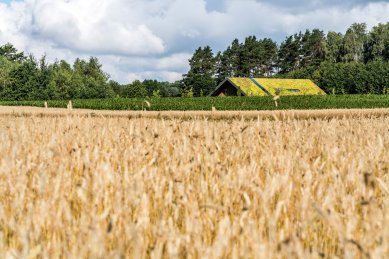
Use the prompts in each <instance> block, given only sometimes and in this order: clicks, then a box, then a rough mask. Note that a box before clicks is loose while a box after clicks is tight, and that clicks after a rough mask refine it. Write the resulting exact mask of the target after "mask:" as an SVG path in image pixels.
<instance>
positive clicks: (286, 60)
mask: <svg viewBox="0 0 389 259" xmlns="http://www.w3.org/2000/svg"><path fill="white" fill-rule="evenodd" d="M302 37H303V35H302V33H301V32H300V33H299V34H294V35H291V36H289V37H287V38H286V39H285V41H283V42H282V43H281V46H280V49H279V51H278V62H277V66H278V68H279V72H280V73H281V74H286V73H288V72H291V71H293V70H296V69H298V68H299V67H300V66H301V63H302V59H301V58H302Z"/></svg>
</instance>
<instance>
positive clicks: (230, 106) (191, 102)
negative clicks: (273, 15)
mask: <svg viewBox="0 0 389 259" xmlns="http://www.w3.org/2000/svg"><path fill="white" fill-rule="evenodd" d="M146 101H147V102H146ZM277 102H278V107H276V105H275V102H274V100H273V99H272V98H270V97H202V98H150V99H92V100H74V101H73V102H72V103H73V108H80V109H95V110H142V109H147V110H152V111H170V110H176V111H185V110H211V109H212V107H215V108H216V109H217V110H277V109H278V110H291V109H299V110H301V109H341V108H346V109H351V108H389V95H327V96H284V97H281V99H280V100H278V101H277ZM47 103H48V106H49V107H57V108H66V106H67V104H68V102H67V101H47ZM148 104H150V107H149V105H148ZM0 105H5V106H38V107H44V101H9V102H0Z"/></svg>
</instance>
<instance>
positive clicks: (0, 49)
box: [0, 43, 26, 62]
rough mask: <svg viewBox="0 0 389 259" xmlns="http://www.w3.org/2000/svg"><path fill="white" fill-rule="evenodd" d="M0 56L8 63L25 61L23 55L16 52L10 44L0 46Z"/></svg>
mask: <svg viewBox="0 0 389 259" xmlns="http://www.w3.org/2000/svg"><path fill="white" fill-rule="evenodd" d="M0 56H3V57H5V58H7V59H8V60H10V61H17V62H22V61H24V60H26V57H25V56H24V53H23V52H18V50H17V49H16V48H15V47H14V46H13V45H12V44H10V43H7V44H5V45H3V46H0Z"/></svg>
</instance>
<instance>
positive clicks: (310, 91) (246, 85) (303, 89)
mask: <svg viewBox="0 0 389 259" xmlns="http://www.w3.org/2000/svg"><path fill="white" fill-rule="evenodd" d="M325 94H326V93H325V92H324V91H323V90H322V89H320V87H318V86H317V85H316V84H315V83H314V82H312V81H311V80H307V79H273V78H248V77H232V78H227V79H226V80H224V81H223V82H222V83H221V84H220V85H219V86H218V87H217V88H216V89H215V90H214V91H213V92H212V93H211V94H210V95H209V96H277V95H281V96H282V95H325Z"/></svg>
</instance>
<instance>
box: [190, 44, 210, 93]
mask: <svg viewBox="0 0 389 259" xmlns="http://www.w3.org/2000/svg"><path fill="white" fill-rule="evenodd" d="M189 65H190V70H189V72H188V73H187V74H186V75H184V83H185V87H186V88H187V89H190V88H192V89H193V94H194V96H196V97H198V96H200V95H201V93H203V94H204V95H207V94H209V93H210V92H211V91H212V90H213V89H214V88H215V81H214V76H215V58H214V56H213V53H212V49H211V47H209V46H206V47H204V48H201V47H200V48H198V49H197V50H196V51H195V53H194V55H193V57H192V58H191V59H190V60H189Z"/></svg>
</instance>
